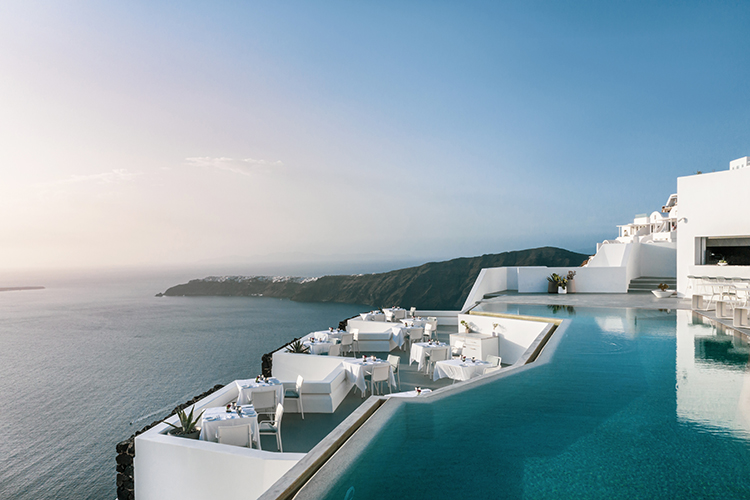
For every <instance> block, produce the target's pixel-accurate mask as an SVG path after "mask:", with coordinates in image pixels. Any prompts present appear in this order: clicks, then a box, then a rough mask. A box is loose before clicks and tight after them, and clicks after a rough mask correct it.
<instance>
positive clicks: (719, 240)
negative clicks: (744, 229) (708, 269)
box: [701, 236, 750, 266]
mask: <svg viewBox="0 0 750 500" xmlns="http://www.w3.org/2000/svg"><path fill="white" fill-rule="evenodd" d="M702 239H703V242H702V243H703V245H701V246H702V247H703V248H704V249H705V250H704V251H705V253H704V257H703V262H702V264H706V265H716V264H718V263H719V262H721V261H725V262H726V263H727V265H729V266H750V236H731V237H710V238H702Z"/></svg>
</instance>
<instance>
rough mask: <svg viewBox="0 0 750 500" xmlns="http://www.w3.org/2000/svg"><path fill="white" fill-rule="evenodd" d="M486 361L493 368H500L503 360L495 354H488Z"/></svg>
mask: <svg viewBox="0 0 750 500" xmlns="http://www.w3.org/2000/svg"><path fill="white" fill-rule="evenodd" d="M485 361H487V362H488V363H489V364H491V365H492V366H500V363H501V361H502V358H501V357H500V356H495V355H494V354H488V355H487V359H486V360H485Z"/></svg>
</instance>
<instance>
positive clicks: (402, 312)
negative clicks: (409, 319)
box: [383, 307, 406, 320]
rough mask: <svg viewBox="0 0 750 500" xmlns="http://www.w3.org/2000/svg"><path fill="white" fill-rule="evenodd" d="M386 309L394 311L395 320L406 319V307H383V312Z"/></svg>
mask: <svg viewBox="0 0 750 500" xmlns="http://www.w3.org/2000/svg"><path fill="white" fill-rule="evenodd" d="M386 311H387V312H390V313H393V319H395V320H399V319H404V318H405V317H406V309H402V308H400V307H387V308H385V309H383V313H385V312H386Z"/></svg>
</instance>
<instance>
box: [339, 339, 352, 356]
mask: <svg viewBox="0 0 750 500" xmlns="http://www.w3.org/2000/svg"><path fill="white" fill-rule="evenodd" d="M341 353H342V354H343V355H344V356H346V355H347V353H352V356H354V335H352V334H351V333H345V334H343V335H342V336H341Z"/></svg>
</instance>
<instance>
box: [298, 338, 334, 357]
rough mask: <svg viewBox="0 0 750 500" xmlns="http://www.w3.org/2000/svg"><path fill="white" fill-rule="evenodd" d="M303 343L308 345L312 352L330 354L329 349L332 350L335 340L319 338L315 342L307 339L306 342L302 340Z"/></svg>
mask: <svg viewBox="0 0 750 500" xmlns="http://www.w3.org/2000/svg"><path fill="white" fill-rule="evenodd" d="M302 345H303V346H305V347H307V349H308V350H309V351H310V354H328V351H330V350H331V346H332V345H333V342H328V341H324V340H317V341H315V342H313V341H312V340H305V341H304V342H302Z"/></svg>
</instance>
